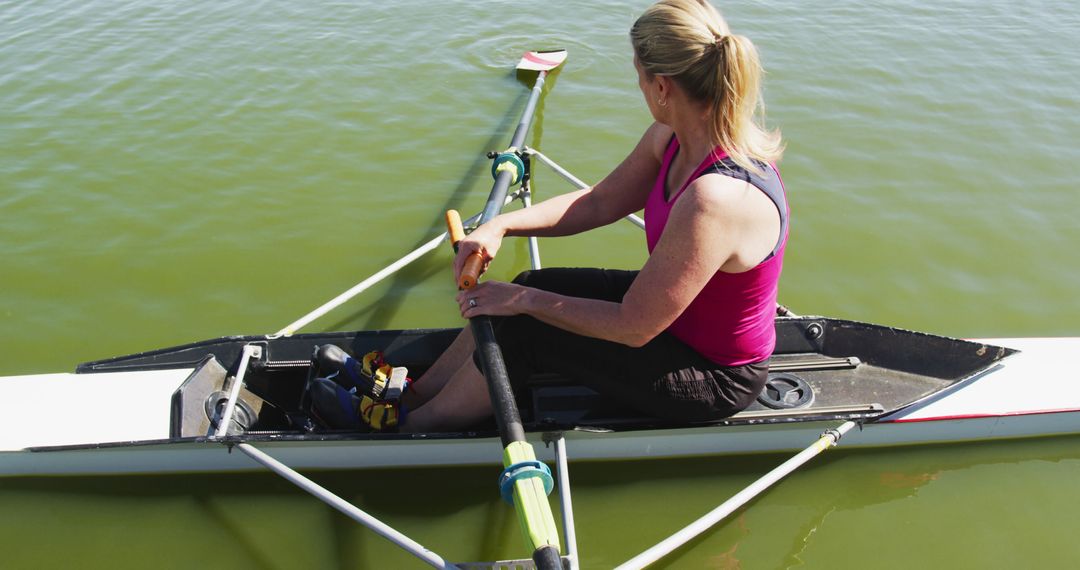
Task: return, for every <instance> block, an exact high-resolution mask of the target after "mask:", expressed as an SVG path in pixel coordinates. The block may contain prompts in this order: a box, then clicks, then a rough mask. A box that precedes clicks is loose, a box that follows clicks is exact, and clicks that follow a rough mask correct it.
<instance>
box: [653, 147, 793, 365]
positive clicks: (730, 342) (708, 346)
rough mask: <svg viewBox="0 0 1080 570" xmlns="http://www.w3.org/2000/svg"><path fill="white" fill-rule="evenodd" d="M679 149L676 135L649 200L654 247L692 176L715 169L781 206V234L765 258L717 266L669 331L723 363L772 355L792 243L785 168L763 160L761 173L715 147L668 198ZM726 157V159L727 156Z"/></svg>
mask: <svg viewBox="0 0 1080 570" xmlns="http://www.w3.org/2000/svg"><path fill="white" fill-rule="evenodd" d="M678 150H679V141H678V140H676V139H675V138H674V137H672V140H671V143H670V144H669V145H668V148H667V151H666V152H665V153H664V162H663V164H662V165H661V167H660V175H659V176H658V177H657V178H656V183H655V184H654V185H653V189H652V193H650V194H649V199H648V201H647V202H646V204H645V239H646V242H647V244H648V247H649V253H652V251H653V249H654V248H655V247H656V244H657V242H659V241H660V236H661V234H663V232H664V226H665V225H667V220H668V216H669V215H670V214H671V208H672V207H673V206H674V205H675V202H676V201H677V200H678V199H679V196H681V195H682V193H683V190H685V189H686V186H688V185H689V184H690V182H692V181H693V180H695V179H697V178H698V177H700V176H702V175H704V174H708V173H711V172H718V173H720V174H722V175H726V176H732V177H735V178H740V179H742V180H746V181H747V182H749V183H751V184H752V185H754V186H755V187H756V188H758V189H760V190H761V191H762V192H764V193H765V194H766V195H767V196H769V198H770V199H772V201H773V203H774V204H776V207H777V210H778V211H779V212H780V219H781V230H780V232H781V235H780V236H779V237H778V241H777V245H776V249H774V250H773V253H772V254H771V255H769V257H767V258H766V259H765V260H764V261H762V262H761V263H759V264H758V265H757V266H755V267H754V268H752V269H750V270H749V271H745V272H743V273H725V272H723V271H717V272H716V274H715V275H713V277H712V279H710V280H709V282H708V283H707V284H706V285H705V288H704V289H702V290H701V292H700V293H698V296H697V297H695V298H694V300H693V301H692V302H691V303H690V306H688V307H687V308H686V310H685V311H683V313H682V314H681V315H679V317H678V318H677V319H675V322H673V323H671V326H669V327H668V331H669V332H670V333H671V334H673V335H675V337H676V338H678V339H679V340H681V341H683V342H685V343H686V344H688V345H689V346H690V347H691V348H693V349H694V350H696V351H697V352H698V353H700V354H701V355H702V356H704V357H706V358H708V359H709V360H712V361H713V362H716V363H717V364H720V365H723V366H741V365H743V364H751V363H754V362H759V361H762V360H765V359H766V358H768V357H769V356H770V355H771V354H772V351H773V348H774V347H775V346H776V328H775V325H774V322H773V321H774V319H775V318H776V293H777V287H778V285H779V281H780V271H781V269H782V268H783V264H784V248H785V246H786V245H787V236H788V223H787V220H788V215H789V210H788V206H787V200H786V197H785V193H784V188H783V182H781V181H780V173H779V172H778V171H777V170H776V167H775V166H773V165H764V164H763V165H762V166H763V168H764V169H765V170H766V175H765V176H760V177H759V176H757V175H755V174H752V173H749V172H747V171H746V169H744V168H742V167H740V166H738V165H736V164H735V163H734V162H733V161H731V160H730V159H727V153H726V152H724V151H723V150H722V149H720V148H719V147H717V148H716V150H714V151H713V152H712V154H710V155H709V156H708V157H706V159H705V161H704V162H702V163H701V165H699V166H698V167H697V169H696V170H695V171H694V174H693V175H692V176H691V177H690V179H689V180H688V181H687V183H686V184H685V185H683V187H682V188H679V189H678V190H677V191H676V192H675V193H674V194H673V195H672V197H671V199H670V200H666V199H665V196H664V187H665V184H666V180H667V175H668V170H669V169H670V168H671V162H672V160H673V159H674V158H675V154H676V153H677V152H678ZM725 159H727V160H725Z"/></svg>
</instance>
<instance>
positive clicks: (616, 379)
mask: <svg viewBox="0 0 1080 570" xmlns="http://www.w3.org/2000/svg"><path fill="white" fill-rule="evenodd" d="M637 274H638V272H637V271H618V270H608V269H592V268H588V269H579V268H573V269H570V268H553V269H540V270H536V271H526V272H524V273H522V274H521V275H518V277H517V278H516V279H514V282H515V283H518V284H521V285H526V286H528V287H535V288H538V289H544V290H547V291H551V292H554V293H559V294H562V295H568V296H572V297H585V298H591V299H603V300H607V301H614V302H621V301H622V298H623V296H624V295H625V294H626V291H627V290H628V289H629V288H630V284H631V283H633V281H634V279H635V278H636V277H637ZM493 320H494V323H495V335H496V338H497V339H498V341H499V346H500V347H501V348H502V351H503V357H504V359H505V360H506V365H507V372H508V373H509V375H510V382H511V384H512V386H513V388H514V391H515V393H517V394H519V395H521V394H524V393H525V392H526V391H527V388H528V385H529V380H530V378H531V377H532V376H533V374H534V373H555V374H559V375H563V376H566V377H568V378H571V379H573V380H575V381H577V382H580V383H581V384H582V385H585V386H588V387H589V388H592V389H593V390H595V391H596V392H598V393H600V394H601V395H602V396H604V397H606V398H612V399H614V400H615V401H617V402H619V403H621V404H624V405H626V406H629V407H631V408H634V409H636V410H638V411H640V412H643V413H646V414H648V415H651V416H654V417H659V418H663V419H669V420H680V421H691V422H698V421H709V420H717V419H720V418H725V417H727V416H730V415H732V414H734V413H736V412H738V411H740V410H742V409H744V408H746V407H747V406H749V405H750V404H751V403H752V402H753V401H754V398H756V397H757V395H758V394H759V393H760V392H761V389H762V387H764V385H765V380H766V378H767V376H768V372H769V364H768V360H767V359H766V360H765V361H763V362H758V363H754V364H748V365H745V366H721V365H719V364H716V363H715V362H712V361H711V360H709V359H707V358H705V357H703V356H701V355H700V354H698V353H697V351H695V350H694V349H692V348H690V347H689V346H687V345H686V344H684V343H683V342H682V341H680V340H679V339H677V338H675V337H674V336H672V335H671V334H669V333H667V332H664V333H661V334H660V335H658V336H657V337H656V338H654V339H652V340H651V341H649V342H648V343H647V344H645V345H644V346H642V347H638V348H634V347H630V346H627V345H624V344H619V343H616V342H611V341H606V340H600V339H597V338H592V337H587V336H581V335H578V334H574V333H571V332H568V331H566V330H563V329H560V328H558V327H555V326H552V325H549V324H546V323H543V322H541V321H538V320H536V319H534V318H532V317H529V316H524V315H518V316H514V317H506V318H499V319H493Z"/></svg>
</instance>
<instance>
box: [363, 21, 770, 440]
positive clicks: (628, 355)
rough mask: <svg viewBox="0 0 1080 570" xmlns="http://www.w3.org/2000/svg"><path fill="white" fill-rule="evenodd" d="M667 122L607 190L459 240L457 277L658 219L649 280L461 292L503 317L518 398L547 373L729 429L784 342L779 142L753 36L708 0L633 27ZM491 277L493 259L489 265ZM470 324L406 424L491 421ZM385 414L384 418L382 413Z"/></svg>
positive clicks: (508, 218)
mask: <svg viewBox="0 0 1080 570" xmlns="http://www.w3.org/2000/svg"><path fill="white" fill-rule="evenodd" d="M630 38H631V43H632V45H633V49H634V65H635V67H636V68H637V73H638V83H639V86H640V88H641V92H642V94H643V95H644V97H645V103H646V104H647V105H648V107H649V110H650V111H651V112H652V115H653V118H654V119H655V123H653V125H652V126H650V127H649V128H648V130H647V131H646V132H645V134H644V136H642V138H641V140H640V142H639V143H638V144H637V146H636V148H634V150H633V151H632V152H631V153H630V155H629V156H628V157H627V158H626V159H625V160H624V161H623V162H622V164H620V165H619V166H618V167H617V168H615V170H614V171H613V172H612V173H611V174H610V175H608V176H607V177H606V178H604V179H603V180H602V181H601V182H600V183H598V184H597V185H596V186H594V187H592V188H589V189H586V190H581V191H579V192H575V193H572V194H566V195H562V196H558V197H555V198H552V199H550V200H547V201H545V202H542V203H540V204H538V205H535V206H533V207H531V208H528V209H522V210H517V211H514V212H510V213H506V214H502V215H500V216H497V217H496V218H494V219H492V220H491V221H489V222H488V223H486V224H484V225H483V226H480V227H479V228H477V229H476V231H474V232H472V234H470V235H469V236H468V237H467V238H466V239H465V240H463V241H462V242H461V243H460V244H459V251H458V254H457V257H456V259H455V261H454V273H455V277H456V276H458V275H460V272H461V270H462V266H463V264H464V261H465V259H466V258H467V257H468V256H470V255H471V254H473V253H474V252H479V253H480V254H481V255H482V256H483V258H484V260H485V261H486V262H488V263H489V262H490V261H491V260H493V259H494V258H495V257H496V255H497V254H498V251H499V247H500V245H501V243H502V238H503V237H504V236H530V235H531V236H563V235H570V234H576V233H579V232H583V231H586V230H589V229H592V228H595V227H598V226H601V225H604V224H609V223H612V222H614V221H616V220H619V219H620V218H622V217H623V216H626V215H627V214H630V213H632V212H636V211H638V210H641V209H644V210H645V223H646V241H647V244H648V248H649V252H650V255H649V258H648V260H647V261H646V263H645V265H644V266H643V267H642V268H641V270H640V271H632V272H631V271H609V270H600V269H543V270H538V271H532V272H526V273H523V274H522V275H520V276H519V277H518V278H517V279H515V280H514V282H513V283H503V282H498V281H486V282H482V283H480V284H479V285H477V286H476V287H475V288H474V289H472V290H470V291H466V292H462V293H460V294H459V295H458V297H457V301H458V304H459V305H460V308H461V315H462V316H463V317H465V318H472V317H476V316H480V315H490V316H493V317H501V318H500V319H497V326H496V336H497V338H498V340H499V344H500V346H501V347H502V350H503V353H504V358H505V360H506V363H507V367H508V371H509V373H510V378H511V382H512V384H513V385H514V387H515V390H519V389H521V388H522V387H523V386H524V385H525V384H526V383H527V381H528V378H529V376H530V375H531V374H532V373H534V372H554V373H559V374H562V375H565V376H569V377H571V378H574V379H576V380H578V381H580V382H582V383H583V384H585V385H587V386H589V387H591V388H593V389H594V390H597V391H598V392H600V393H601V394H602V395H604V396H605V397H609V398H615V399H616V400H619V401H621V402H622V403H624V404H627V405H630V406H633V407H635V408H637V409H639V410H641V411H642V412H646V413H648V414H651V415H654V416H658V417H661V418H668V419H678V420H683V421H705V420H713V419H719V418H723V417H726V416H729V415H731V414H734V413H736V412H738V411H739V410H742V409H743V408H745V407H746V406H748V405H749V404H750V403H751V402H752V401H753V400H754V398H755V397H756V396H757V395H758V393H759V392H760V391H761V389H762V387H763V385H764V382H765V379H766V376H767V373H768V358H769V356H770V354H771V353H772V350H773V347H774V345H775V330H774V326H773V319H774V317H775V306H776V293H777V282H778V280H779V277H780V270H781V266H782V263H783V257H784V245H785V243H786V240H787V217H788V209H787V204H786V201H785V198H784V192H783V188H782V184H781V182H780V178H779V174H778V173H777V171H776V169H775V166H773V163H775V161H776V160H777V159H779V157H780V154H781V152H782V149H781V144H780V136H779V133H778V132H767V131H765V130H764V129H763V128H762V127H760V126H759V125H758V124H757V123H756V122H755V114H756V111H757V110H758V109H759V108H760V87H759V85H760V76H761V73H762V71H761V68H760V65H759V63H758V57H757V53H756V50H755V48H754V46H753V44H751V42H750V40H748V39H747V38H745V37H742V36H736V35H732V34H731V32H730V30H729V29H728V26H727V24H726V23H725V22H724V20H723V18H722V17H721V16H720V14H719V13H718V12H717V11H716V10H715V9H714V8H713V7H712V6H711V5H709V4H708V3H706V2H704V1H703V0H701V1H699V0H663V1H661V2H659V3H657V4H655V5H653V6H652V7H650V8H649V9H648V10H647V11H646V12H645V13H644V14H643V15H642V16H641V17H640V18H639V19H638V20H637V22H635V24H634V26H633V28H632V29H631V31H630ZM485 267H486V265H485ZM474 349H475V345H474V342H473V339H472V336H471V333H470V331H469V327H466V328H465V330H464V331H463V332H462V334H461V335H460V336H459V337H458V338H457V340H456V341H455V342H454V343H453V344H452V345H451V347H450V348H449V349H448V350H447V352H446V353H444V354H443V355H442V356H441V357H440V358H439V360H438V361H437V362H436V363H435V364H434V366H433V367H432V368H431V369H429V370H428V371H427V372H426V373H425V374H424V375H423V376H422V377H421V378H420V379H419V380H418V381H417V382H415V383H413V384H412V385H411V386H410V387H409V389H408V390H406V391H405V393H404V395H403V396H402V398H401V407H402V408H403V409H404V410H407V411H408V415H407V417H404V418H403V420H404V421H402V423H401V425H400V429H401V430H402V431H409V432H426V431H440V430H452V429H457V428H463V427H466V426H469V425H472V424H475V423H476V422H477V421H480V420H483V419H485V418H488V417H490V416H491V414H492V409H491V403H490V400H489V397H488V392H487V387H486V385H485V381H484V379H483V377H482V375H481V373H480V372H479V370H478V368H477V366H476V364H475V363H474V360H473V352H474ZM378 415H382V414H381V411H380V413H379V414H378Z"/></svg>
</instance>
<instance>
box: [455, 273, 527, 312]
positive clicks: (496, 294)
mask: <svg viewBox="0 0 1080 570" xmlns="http://www.w3.org/2000/svg"><path fill="white" fill-rule="evenodd" d="M529 290H530V289H529V288H528V287H524V286H522V285H516V284H514V283H505V282H502V281H485V282H483V283H478V284H477V285H476V287H473V288H472V289H469V290H468V291H458V294H457V302H458V307H460V309H461V316H462V317H465V318H466V319H471V318H473V317H479V316H481V315H488V316H494V317H508V316H511V315H518V314H521V313H524V312H525V307H526V301H527V296H528V295H529Z"/></svg>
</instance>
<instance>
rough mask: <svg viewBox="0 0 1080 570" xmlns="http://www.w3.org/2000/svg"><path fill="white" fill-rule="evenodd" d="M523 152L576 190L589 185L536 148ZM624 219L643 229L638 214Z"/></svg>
mask: <svg viewBox="0 0 1080 570" xmlns="http://www.w3.org/2000/svg"><path fill="white" fill-rule="evenodd" d="M523 152H525V154H528V155H529V156H535V157H536V158H539V159H540V162H543V163H544V164H546V165H548V166H549V167H551V169H552V170H554V171H555V173H556V174H558V175H559V176H562V177H563V178H565V179H566V180H567V181H569V182H570V183H571V184H573V185H574V186H576V187H577V189H578V190H584V189H586V188H588V187H589V185H588V184H586V183H585V182H583V181H582V180H581V179H580V178H578V177H577V176H574V175H573V174H570V171H568V170H566V169H565V168H563V167H561V166H559V165H558V164H556V163H555V161H553V160H551V159H550V158H548V157H547V156H544V153H542V152H540V151H538V150H536V149H535V148H528V147H526V148H525V150H524V151H523ZM626 220H627V221H629V222H630V223H632V224H634V225H635V226H637V227H639V228H641V229H645V220H642V219H641V218H639V217H638V216H636V215H634V214H630V215H629V216H626Z"/></svg>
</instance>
